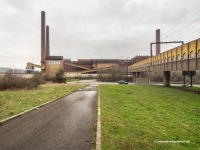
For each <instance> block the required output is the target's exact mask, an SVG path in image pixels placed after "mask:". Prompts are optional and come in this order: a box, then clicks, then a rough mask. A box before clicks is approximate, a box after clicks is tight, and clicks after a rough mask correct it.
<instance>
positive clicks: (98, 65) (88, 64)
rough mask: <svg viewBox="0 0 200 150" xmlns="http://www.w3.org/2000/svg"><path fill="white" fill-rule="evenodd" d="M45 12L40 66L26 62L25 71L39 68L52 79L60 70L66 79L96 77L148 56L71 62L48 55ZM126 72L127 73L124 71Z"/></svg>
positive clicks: (42, 19)
mask: <svg viewBox="0 0 200 150" xmlns="http://www.w3.org/2000/svg"><path fill="white" fill-rule="evenodd" d="M45 19H46V18H45V12H44V11H41V65H36V64H33V63H30V62H28V63H27V67H26V69H27V70H28V71H30V70H33V69H34V67H37V68H41V71H42V72H44V73H45V74H46V75H48V76H50V77H54V76H55V75H56V74H57V73H58V72H59V71H60V70H63V71H64V72H65V75H66V76H67V77H76V76H77V75H78V76H88V75H90V76H91V75H93V76H96V75H97V73H98V72H99V71H101V72H102V71H104V72H105V71H106V70H107V71H109V70H112V69H120V68H128V66H129V65H131V64H133V63H136V62H138V61H141V60H143V59H146V58H148V56H136V57H134V58H132V59H129V60H128V59H125V60H122V59H78V60H77V61H72V60H71V59H65V58H64V57H63V56H51V55H50V37H49V30H50V27H49V26H48V25H46V23H45V22H46V21H45ZM125 72H127V71H125Z"/></svg>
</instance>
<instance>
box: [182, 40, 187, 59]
mask: <svg viewBox="0 0 200 150" xmlns="http://www.w3.org/2000/svg"><path fill="white" fill-rule="evenodd" d="M187 55H188V43H187V44H184V45H183V49H182V56H183V57H184V56H185V57H184V59H186V56H187Z"/></svg>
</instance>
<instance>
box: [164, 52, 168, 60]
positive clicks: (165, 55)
mask: <svg viewBox="0 0 200 150" xmlns="http://www.w3.org/2000/svg"><path fill="white" fill-rule="evenodd" d="M167 57H168V56H167V51H166V52H164V59H167Z"/></svg>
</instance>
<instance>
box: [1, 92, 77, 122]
mask: <svg viewBox="0 0 200 150" xmlns="http://www.w3.org/2000/svg"><path fill="white" fill-rule="evenodd" d="M75 92H76V91H75ZM72 93H74V92H72ZM72 93H69V94H67V95H64V96H61V97H59V98H56V99H54V100H51V101H48V102H46V103H43V104H41V105H38V106H36V107H33V108H31V109H28V110H25V111H23V112H21V113H19V114H16V115H14V116H11V117H9V118H6V119H4V120H1V121H0V125H2V124H4V123H6V122H8V121H9V120H12V119H15V118H17V117H20V116H22V115H24V114H26V113H29V112H31V111H33V110H36V109H39V108H40V107H43V106H45V105H47V104H49V103H52V102H54V101H57V100H59V99H61V98H63V97H65V96H68V95H70V94H72Z"/></svg>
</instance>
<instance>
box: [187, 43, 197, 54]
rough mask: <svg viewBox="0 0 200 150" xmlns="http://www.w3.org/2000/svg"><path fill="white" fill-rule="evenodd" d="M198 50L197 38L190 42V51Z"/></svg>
mask: <svg viewBox="0 0 200 150" xmlns="http://www.w3.org/2000/svg"><path fill="white" fill-rule="evenodd" d="M195 50H196V40H195V41H192V42H190V43H189V53H190V51H195Z"/></svg>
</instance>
